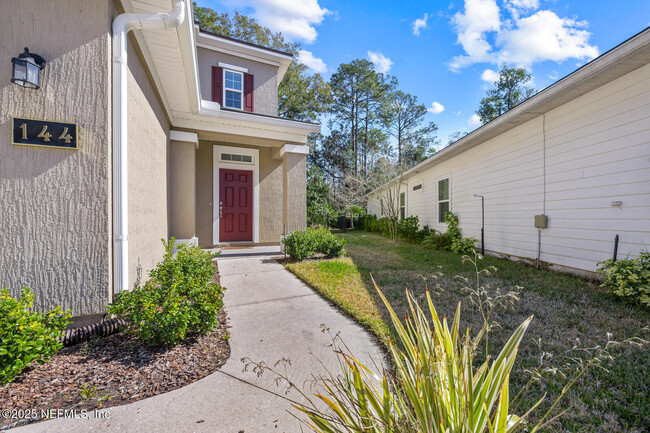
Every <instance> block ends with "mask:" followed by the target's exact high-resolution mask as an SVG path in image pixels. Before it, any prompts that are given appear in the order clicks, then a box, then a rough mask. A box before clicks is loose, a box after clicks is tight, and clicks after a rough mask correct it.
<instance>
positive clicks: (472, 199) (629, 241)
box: [368, 29, 650, 273]
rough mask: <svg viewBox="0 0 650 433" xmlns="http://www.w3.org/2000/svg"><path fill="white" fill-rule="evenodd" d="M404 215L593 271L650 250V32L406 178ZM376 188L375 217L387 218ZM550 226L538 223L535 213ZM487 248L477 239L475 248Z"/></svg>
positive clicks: (489, 246)
mask: <svg viewBox="0 0 650 433" xmlns="http://www.w3.org/2000/svg"><path fill="white" fill-rule="evenodd" d="M402 180H403V186H402V190H401V191H402V193H403V196H402V199H403V208H404V210H403V212H404V215H417V216H418V217H419V219H420V224H422V225H428V226H429V227H430V228H432V229H435V230H438V231H445V228H446V226H445V224H444V212H445V211H447V210H450V211H452V212H454V213H455V214H457V215H458V217H459V220H460V228H461V229H462V233H463V235H464V236H474V237H476V238H479V239H480V232H481V199H480V197H476V196H475V194H476V195H482V196H484V200H485V249H486V251H487V252H490V253H496V254H502V255H507V256H511V257H512V258H524V259H531V260H537V259H538V258H539V260H540V261H541V262H543V263H546V264H548V265H551V267H556V268H562V269H566V270H570V271H574V272H577V273H584V271H588V272H593V271H595V270H596V268H597V262H598V261H601V260H606V259H609V258H611V257H612V256H613V254H614V248H615V239H616V236H617V235H618V237H619V239H620V243H619V244H618V257H619V258H625V257H628V256H629V257H635V256H637V255H638V253H639V252H640V251H641V250H645V249H647V248H648V247H650V29H646V30H644V31H643V32H641V33H639V34H637V35H635V36H634V37H632V38H630V39H629V40H627V41H625V42H623V43H622V44H620V45H619V46H617V47H616V48H614V49H612V50H610V51H608V52H606V53H605V54H603V55H601V56H600V57H598V58H596V59H595V60H593V61H591V62H589V63H588V64H586V65H585V66H583V67H581V68H580V69H578V70H576V71H575V72H573V73H572V74H571V75H568V76H567V77H565V78H563V79H561V80H560V81H558V82H556V83H555V84H553V85H552V86H550V87H548V88H546V89H544V90H543V91H541V92H540V93H538V94H537V95H535V96H534V97H532V98H530V99H528V100H527V101H525V102H523V103H522V104H520V105H518V106H517V107H515V108H514V109H512V110H510V111H509V112H507V113H505V114H504V115H502V116H500V117H499V118H497V119H495V120H493V121H492V122H490V123H488V124H486V125H484V126H482V127H480V128H479V129H477V130H476V131H474V132H472V133H471V134H469V135H467V136H465V137H463V138H462V139H460V140H458V141H456V142H455V143H453V144H451V145H450V146H448V147H446V148H444V149H443V150H441V151H439V152H437V153H436V154H434V155H433V156H431V157H430V158H428V159H427V160H425V161H423V162H422V163H420V164H418V165H417V166H415V167H413V168H412V169H410V170H408V171H406V172H405V173H404V175H403V178H402ZM377 198H378V195H377V192H373V193H371V194H370V195H369V200H368V213H370V214H375V215H380V214H381V209H380V204H379V200H378V199H377ZM536 215H546V216H547V227H546V228H536V226H535V216H536ZM477 245H478V246H479V247H480V242H479V243H478V244H477Z"/></svg>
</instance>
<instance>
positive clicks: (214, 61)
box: [197, 47, 278, 116]
mask: <svg viewBox="0 0 650 433" xmlns="http://www.w3.org/2000/svg"><path fill="white" fill-rule="evenodd" d="M197 55H198V63H199V80H200V82H201V98H202V99H205V100H207V101H211V100H212V67H213V66H218V65H219V62H223V63H227V64H229V65H234V66H239V67H242V68H247V69H248V73H249V74H252V75H253V84H254V94H253V95H254V107H253V111H254V112H255V113H259V114H266V115H269V116H277V115H278V82H277V74H278V68H277V67H276V66H272V65H267V64H265V63H259V62H255V61H253V60H249V59H245V58H242V57H235V56H232V55H230V54H225V53H220V52H217V51H212V50H208V49H205V48H201V47H198V48H197Z"/></svg>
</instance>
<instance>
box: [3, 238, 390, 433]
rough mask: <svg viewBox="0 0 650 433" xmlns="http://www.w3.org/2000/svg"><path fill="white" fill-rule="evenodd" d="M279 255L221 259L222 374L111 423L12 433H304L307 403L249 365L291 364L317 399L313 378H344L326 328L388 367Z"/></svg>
mask: <svg viewBox="0 0 650 433" xmlns="http://www.w3.org/2000/svg"><path fill="white" fill-rule="evenodd" d="M277 255H278V253H277V249H275V248H273V249H271V248H252V249H248V250H235V251H224V253H223V254H222V255H221V256H220V257H219V259H218V264H219V273H220V274H221V283H222V285H223V286H224V287H226V288H227V290H226V294H225V298H224V303H225V308H226V310H227V311H228V315H229V317H230V325H231V327H232V328H231V329H230V332H231V339H230V343H231V355H230V359H229V360H228V361H227V362H226V364H225V365H224V366H223V367H222V368H221V370H219V371H217V372H215V373H213V374H211V375H210V376H208V377H205V378H203V379H201V380H199V381H197V382H195V383H193V384H191V385H188V386H186V387H183V388H180V389H177V390H175V391H171V392H168V393H166V394H161V395H158V396H155V397H152V398H148V399H145V400H141V401H138V402H135V403H131V404H128V405H124V406H117V407H113V408H109V409H106V411H105V412H108V415H109V418H108V419H58V420H51V421H45V422H41V423H37V424H32V425H28V426H24V427H20V428H16V429H11V430H10V431H12V432H14V431H15V432H21V433H22V432H105V431H123V432H152V431H165V432H172V431H173V432H217V433H230V432H233V433H240V432H242V431H243V432H245V433H261V432H287V433H288V432H299V431H300V427H299V423H298V421H297V420H296V419H295V418H294V417H293V416H292V415H291V414H289V413H288V412H287V411H289V410H292V407H291V404H292V401H300V400H301V399H300V395H299V394H298V393H297V392H296V391H295V390H291V391H289V392H288V393H287V394H285V391H286V386H284V385H280V386H278V385H276V383H275V380H274V379H275V378H274V377H273V376H272V375H271V374H269V373H265V374H264V375H262V376H261V377H257V375H256V374H255V373H253V372H252V371H251V370H250V369H249V371H247V372H244V371H242V370H243V367H244V364H243V363H242V362H241V359H242V358H246V357H247V358H250V359H252V360H254V361H256V362H261V361H264V362H265V363H266V364H268V365H271V366H272V365H273V364H274V363H275V362H276V361H278V360H280V359H282V358H288V359H290V360H291V365H290V366H288V367H287V373H288V376H289V377H290V378H291V379H292V380H293V381H294V382H295V383H296V384H297V385H300V386H302V387H303V389H305V390H306V392H307V394H308V395H311V392H310V390H309V386H310V385H309V381H310V380H311V378H312V374H316V375H317V374H319V373H323V372H324V370H323V369H324V368H327V369H328V370H330V371H332V372H338V371H339V365H338V361H337V359H336V356H335V355H334V354H333V352H332V349H331V347H328V345H329V344H330V343H331V339H330V336H329V334H328V333H323V332H322V329H321V324H324V325H326V326H327V327H329V328H330V330H331V333H332V335H334V334H336V333H337V332H340V335H341V337H342V338H343V340H344V341H345V343H346V344H347V345H348V347H349V348H350V349H351V350H352V352H353V353H354V354H355V355H356V356H357V357H358V358H359V359H360V360H361V361H362V362H366V363H369V365H373V362H374V363H375V364H377V365H380V364H381V363H382V362H383V360H384V355H383V353H382V351H381V349H380V348H379V347H378V346H377V345H376V344H375V342H374V340H373V339H372V337H371V336H370V334H369V333H368V332H366V331H365V330H364V329H362V328H361V327H360V326H358V325H357V324H356V323H354V322H353V321H352V320H350V319H348V318H347V317H345V316H344V315H343V314H341V313H339V312H338V311H337V310H336V309H334V308H333V307H331V306H330V305H329V304H328V303H327V302H326V301H325V300H323V299H322V298H321V297H320V296H319V295H318V294H316V293H315V292H314V291H313V290H312V289H311V288H310V287H309V286H307V285H306V284H305V283H303V282H302V281H300V280H299V279H298V278H296V277H295V276H294V275H293V274H291V273H290V272H289V271H287V270H285V269H284V268H283V267H282V266H281V265H280V264H278V263H277V262H276V261H275V260H273V259H272V257H273V256H277ZM321 362H322V363H323V365H321V364H320V363H321ZM292 411H293V412H294V413H295V412H296V411H295V410H292Z"/></svg>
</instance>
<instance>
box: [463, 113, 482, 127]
mask: <svg viewBox="0 0 650 433" xmlns="http://www.w3.org/2000/svg"><path fill="white" fill-rule="evenodd" d="M481 125H482V123H481V118H480V117H478V114H472V117H470V118H469V119H467V127H468V128H469V129H470V131H473V130H474V129H476V128H478V127H479V126H481Z"/></svg>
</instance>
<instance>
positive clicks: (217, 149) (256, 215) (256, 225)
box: [212, 144, 260, 245]
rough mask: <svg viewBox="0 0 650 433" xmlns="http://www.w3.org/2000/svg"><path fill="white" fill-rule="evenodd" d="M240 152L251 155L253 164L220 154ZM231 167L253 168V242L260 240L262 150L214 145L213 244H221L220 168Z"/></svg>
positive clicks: (236, 168) (239, 168)
mask: <svg viewBox="0 0 650 433" xmlns="http://www.w3.org/2000/svg"><path fill="white" fill-rule="evenodd" d="M222 152H224V153H238V154H242V155H251V156H252V157H253V163H252V164H243V163H241V162H234V163H233V162H224V161H221V160H220V158H219V156H220V155H221V153H222ZM220 168H230V169H233V170H246V169H247V168H248V169H252V170H253V243H259V241H260V151H259V149H248V148H245V147H234V146H221V145H218V144H214V145H213V146H212V244H213V245H218V244H219V169H220Z"/></svg>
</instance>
